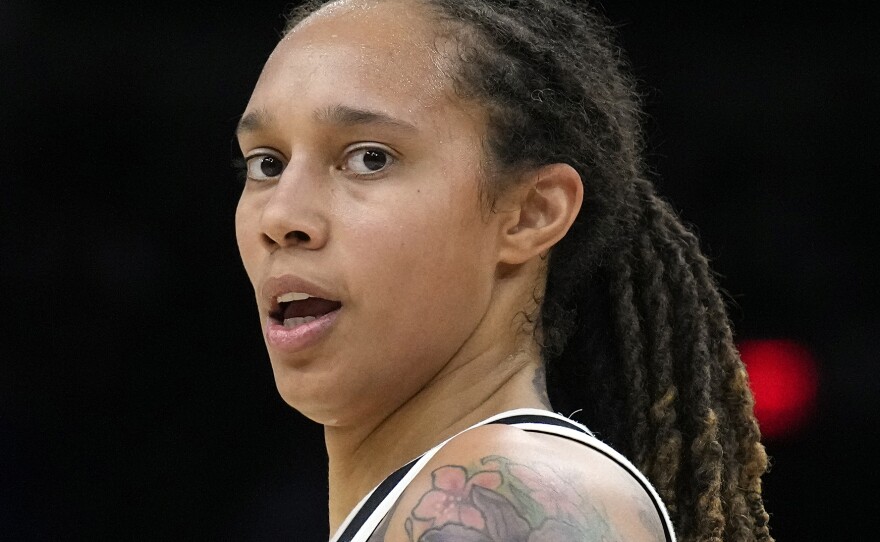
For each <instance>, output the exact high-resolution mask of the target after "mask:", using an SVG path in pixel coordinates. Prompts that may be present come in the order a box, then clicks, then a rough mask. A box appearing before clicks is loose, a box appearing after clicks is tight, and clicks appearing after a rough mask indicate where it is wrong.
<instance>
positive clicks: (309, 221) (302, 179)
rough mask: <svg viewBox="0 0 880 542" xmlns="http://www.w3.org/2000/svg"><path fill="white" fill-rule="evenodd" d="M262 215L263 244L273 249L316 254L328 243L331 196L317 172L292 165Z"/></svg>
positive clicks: (279, 182)
mask: <svg viewBox="0 0 880 542" xmlns="http://www.w3.org/2000/svg"><path fill="white" fill-rule="evenodd" d="M268 190H269V191H270V194H269V196H268V199H267V200H266V204H265V206H264V207H263V210H262V213H261V215H260V229H261V230H262V237H263V242H264V243H265V244H266V245H267V246H268V248H270V249H274V248H276V247H282V248H284V247H298V248H303V249H311V250H315V249H318V248H321V247H322V246H324V245H325V244H326V243H327V238H328V233H329V224H328V221H327V217H328V214H327V209H328V208H329V195H328V194H326V193H325V192H326V190H323V189H322V183H321V182H320V181H319V179H318V177H317V176H316V175H315V174H314V172H312V173H309V172H307V171H304V169H303V168H297V167H296V166H295V165H294V164H293V163H291V164H288V165H287V167H286V168H284V172H283V173H282V174H281V178H280V179H279V180H278V182H277V183H276V184H275V186H273V187H270V188H269V189H268Z"/></svg>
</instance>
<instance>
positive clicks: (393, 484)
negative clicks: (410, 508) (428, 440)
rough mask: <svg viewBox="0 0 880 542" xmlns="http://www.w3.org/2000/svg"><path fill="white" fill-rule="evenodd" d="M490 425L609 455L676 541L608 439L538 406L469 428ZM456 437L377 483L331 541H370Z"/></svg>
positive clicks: (662, 510) (663, 514) (660, 509)
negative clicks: (565, 441) (410, 487)
mask: <svg viewBox="0 0 880 542" xmlns="http://www.w3.org/2000/svg"><path fill="white" fill-rule="evenodd" d="M487 424H505V425H510V426H513V427H517V428H519V429H522V430H524V431H531V432H536V433H546V434H548V435H556V436H559V437H563V438H567V439H569V440H573V441H575V442H580V443H581V444H583V445H585V446H588V447H590V448H592V449H593V450H596V451H597V452H599V453H601V454H603V455H604V456H606V457H608V458H609V459H611V460H612V461H614V462H615V463H617V464H618V465H620V466H621V467H622V468H623V469H624V470H625V471H627V472H628V473H630V475H632V477H633V478H635V479H636V481H637V482H638V483H639V485H641V486H642V488H643V489H644V490H645V493H647V494H648V496H650V497H651V501H652V502H653V503H654V507H655V508H656V509H657V514H658V515H659V516H660V518H661V520H662V523H663V531H664V534H665V538H666V542H675V533H674V531H673V529H672V522H671V521H670V519H669V514H668V512H667V511H666V507H665V506H664V505H663V502H662V501H661V500H660V497H659V496H658V495H657V492H656V491H655V490H654V487H653V486H652V485H651V483H650V482H648V480H647V479H646V478H645V477H644V476H643V475H642V473H641V472H639V470H638V469H636V468H635V466H633V464H632V463H630V462H629V460H627V459H626V458H625V457H623V456H622V455H620V454H619V453H618V452H616V451H615V450H614V449H612V448H611V447H610V446H608V445H607V444H605V443H604V442H602V441H600V440H599V439H597V438H596V437H595V436H594V435H593V433H591V432H590V430H589V429H587V428H586V427H584V426H583V425H581V424H579V423H577V422H575V421H572V420H570V419H568V418H566V417H565V416H562V415H559V414H556V413H553V412H548V411H545V410H538V409H534V408H522V409H517V410H510V411H507V412H503V413H501V414H497V415H495V416H492V417H490V418H487V419H485V420H483V421H482V422H480V423H478V424H476V425H474V426H472V427H469V428H468V429H466V430H465V431H467V430H470V429H473V428H474V427H479V426H481V425H487ZM459 434H461V433H459ZM456 436H457V435H456ZM452 438H455V437H452ZM452 438H450V439H448V440H446V441H444V442H442V443H440V444H438V445H437V446H435V447H434V448H431V449H430V450H428V451H427V452H425V453H424V454H423V455H422V456H420V457H418V458H416V459H413V460H412V461H410V462H409V463H407V464H406V465H404V466H403V467H401V468H399V469H398V470H396V471H395V472H393V473H392V474H391V475H390V476H388V478H386V479H385V480H383V481H382V483H380V484H379V485H378V486H376V488H375V489H373V491H371V492H370V493H368V494H367V496H366V497H364V498H363V499H362V500H361V502H359V503H358V505H357V506H355V507H354V510H352V511H351V513H350V514H349V515H348V517H347V518H346V519H345V521H344V522H342V525H340V526H339V529H338V530H337V531H336V534H335V535H334V536H333V537H332V538H331V539H330V542H367V540H369V538H370V536H371V535H372V534H373V532H374V531H375V530H376V528H377V527H378V526H379V524H380V523H381V522H382V520H383V519H385V516H386V515H387V514H388V513H389V512H390V511H391V510H392V509H393V508H394V504H395V503H396V502H397V500H398V499H399V498H400V496H401V495H402V494H403V492H404V490H406V488H407V486H408V485H409V483H410V482H411V481H412V480H413V479H414V478H415V477H416V476H417V475H418V474H419V472H421V470H422V469H423V468H424V467H425V465H426V464H427V463H428V462H429V461H430V460H431V458H432V457H434V455H435V454H436V453H437V452H438V451H439V450H440V449H441V448H443V446H444V445H445V444H446V443H447V442H449V441H450V440H452Z"/></svg>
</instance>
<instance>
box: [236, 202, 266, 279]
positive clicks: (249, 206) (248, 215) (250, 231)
mask: <svg viewBox="0 0 880 542" xmlns="http://www.w3.org/2000/svg"><path fill="white" fill-rule="evenodd" d="M257 212H258V208H257V206H256V205H255V202H254V201H253V198H251V197H249V196H247V195H246V194H242V196H241V198H240V199H239V201H238V206H237V207H236V208H235V240H236V243H237V244H238V253H239V256H241V261H242V264H244V268H245V271H246V272H247V274H248V277H250V278H251V280H252V281H253V279H254V275H253V272H254V266H255V265H256V258H257V255H258V251H259V242H260V235H259V231H258V229H257V227H256V226H257V221H258V216H259V215H258V214H257Z"/></svg>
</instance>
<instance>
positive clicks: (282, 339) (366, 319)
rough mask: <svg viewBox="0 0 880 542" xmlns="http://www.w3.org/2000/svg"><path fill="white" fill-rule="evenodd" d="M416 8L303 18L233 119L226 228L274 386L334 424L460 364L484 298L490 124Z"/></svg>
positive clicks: (344, 8)
mask: <svg viewBox="0 0 880 542" xmlns="http://www.w3.org/2000/svg"><path fill="white" fill-rule="evenodd" d="M414 8H415V6H414V5H413V3H401V2H395V1H388V2H378V3H372V2H371V3H359V2H343V3H337V4H335V5H333V6H331V7H330V8H329V9H327V8H325V9H324V10H322V11H321V12H319V13H318V14H316V15H314V16H312V17H311V18H310V19H308V20H307V21H306V22H305V23H303V24H301V25H300V26H299V27H298V28H297V29H296V30H295V31H293V32H291V33H290V34H288V36H287V37H285V38H284V39H283V40H282V41H281V43H280V44H279V45H278V47H277V48H276V49H275V51H274V52H273V53H272V55H271V57H270V59H269V60H268V62H267V64H266V66H265V68H264V70H263V73H262V75H261V76H260V79H259V82H258V83H257V86H256V88H255V89H254V92H253V95H252V97H251V99H250V102H249V103H248V106H247V109H246V111H245V113H244V115H243V117H242V121H241V124H240V127H239V142H240V145H241V150H242V152H243V154H244V156H245V158H246V159H247V160H248V176H249V180H247V181H246V185H245V187H244V190H243V193H242V195H241V200H240V201H239V204H238V209H237V212H236V234H237V238H238V245H239V249H240V251H241V257H242V260H243V262H244V266H245V269H246V271H247V274H248V276H249V277H250V280H251V282H252V284H253V286H254V290H255V293H256V297H257V304H258V308H259V313H260V320H261V322H262V324H263V327H264V335H265V338H266V344H267V348H268V351H269V357H270V359H271V362H272V368H273V371H274V374H275V379H276V383H277V386H278V389H279V391H280V393H281V395H282V397H284V399H285V400H286V401H287V402H288V403H289V404H291V405H292V406H294V407H295V408H297V409H298V410H300V411H301V412H303V413H304V414H306V415H307V416H310V417H311V418H313V419H315V420H316V421H319V422H322V423H326V424H330V425H334V424H335V425H346V424H348V423H351V422H352V421H354V420H356V419H358V418H362V417H365V416H366V417H369V416H375V415H377V414H380V415H381V414H382V413H383V412H385V413H387V412H390V411H391V410H393V409H394V408H396V407H397V406H399V405H400V404H401V403H403V402H404V401H406V400H407V399H408V398H410V397H411V396H412V395H414V394H415V393H416V392H418V391H419V390H420V389H422V388H423V387H424V386H425V384H426V383H428V382H429V381H430V380H431V379H432V378H434V377H435V376H436V375H437V374H438V373H440V372H441V371H443V369H444V367H446V366H447V365H448V363H449V360H451V359H453V358H455V357H456V356H461V355H469V354H468V353H469V352H470V350H472V345H473V342H474V341H475V339H474V336H475V335H478V334H477V333H475V332H476V330H477V329H478V328H479V326H480V323H481V319H482V317H483V316H484V314H485V313H486V311H487V308H488V306H489V304H490V301H491V298H492V294H493V285H494V275H495V269H496V263H497V260H496V258H497V246H496V243H497V241H498V234H497V231H498V229H499V226H498V220H499V219H498V215H496V214H491V213H487V212H485V208H484V206H483V204H482V202H481V199H480V192H479V186H480V182H481V170H480V164H481V159H482V157H483V155H482V148H483V147H482V136H483V133H484V130H485V121H484V119H483V117H482V113H481V112H480V111H479V110H478V109H476V108H474V107H471V106H466V105H465V104H463V103H461V102H459V101H458V100H456V99H455V98H454V96H453V92H452V91H451V88H450V87H451V85H450V83H449V81H448V80H447V79H446V77H444V75H443V72H444V70H445V69H446V68H445V60H444V58H443V57H442V55H440V54H438V53H437V52H436V51H434V50H433V48H432V47H431V46H430V45H429V44H433V37H432V34H431V32H430V23H429V22H428V21H426V20H424V18H423V17H422V16H420V15H418V14H416V13H414V12H415V11H416V10H415V9H414ZM306 296H309V297H308V298H307V299H304V298H306ZM313 318H314V319H313ZM479 335H482V334H479Z"/></svg>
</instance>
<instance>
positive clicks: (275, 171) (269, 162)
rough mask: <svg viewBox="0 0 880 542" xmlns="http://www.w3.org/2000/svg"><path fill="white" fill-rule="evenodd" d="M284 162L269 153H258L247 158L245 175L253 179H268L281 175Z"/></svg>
mask: <svg viewBox="0 0 880 542" xmlns="http://www.w3.org/2000/svg"><path fill="white" fill-rule="evenodd" d="M283 171H284V162H283V161H281V159H280V158H278V157H276V156H272V155H270V154H258V155H255V156H250V157H248V159H247V177H248V179H251V180H254V181H269V180H272V179H276V178H278V177H280V176H281V173H282V172H283Z"/></svg>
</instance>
